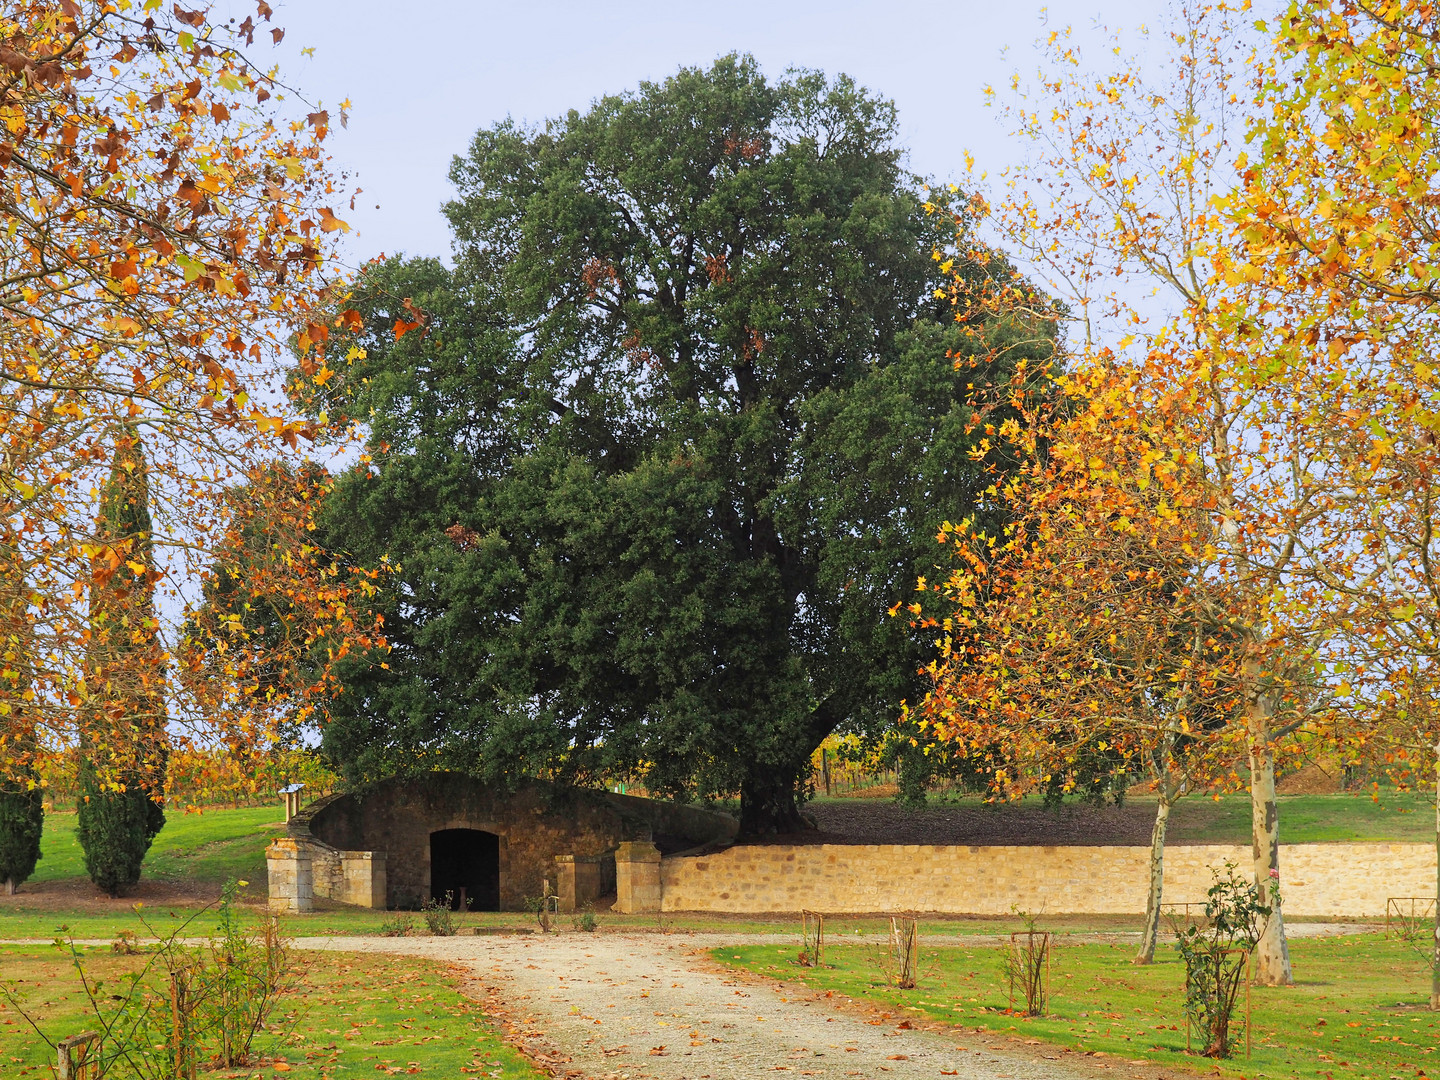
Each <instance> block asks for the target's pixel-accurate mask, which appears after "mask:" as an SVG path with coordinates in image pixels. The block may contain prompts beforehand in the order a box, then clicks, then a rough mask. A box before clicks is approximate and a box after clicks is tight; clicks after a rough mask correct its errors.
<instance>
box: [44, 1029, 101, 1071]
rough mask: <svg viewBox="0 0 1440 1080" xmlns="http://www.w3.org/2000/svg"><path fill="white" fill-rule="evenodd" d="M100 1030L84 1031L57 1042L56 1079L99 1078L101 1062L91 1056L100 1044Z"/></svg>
mask: <svg viewBox="0 0 1440 1080" xmlns="http://www.w3.org/2000/svg"><path fill="white" fill-rule="evenodd" d="M99 1042H100V1033H99V1032H98V1031H82V1032H81V1033H80V1034H79V1035H71V1036H70V1037H69V1038H68V1039H61V1040H60V1042H59V1043H57V1044H56V1047H55V1049H56V1051H57V1052H58V1054H59V1056H58V1058H57V1060H56V1062H55V1080H99V1077H100V1073H99V1069H98V1066H99V1062H98V1061H97V1060H95V1059H94V1058H92V1057H91V1056H90V1050H91V1048H92V1047H96V1046H98V1044H99Z"/></svg>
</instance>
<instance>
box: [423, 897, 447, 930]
mask: <svg viewBox="0 0 1440 1080" xmlns="http://www.w3.org/2000/svg"><path fill="white" fill-rule="evenodd" d="M452 903H454V898H453V897H452V896H451V895H450V894H449V893H448V892H447V893H446V894H445V899H444V900H443V901H442V900H426V901H425V903H423V904H421V905H420V914H421V915H423V916H424V917H425V925H426V926H427V927H429V928H430V933H432V934H434V935H435V936H436V937H454V936H455V919H454V917H453V916H452V915H451V913H450V905H451V904H452Z"/></svg>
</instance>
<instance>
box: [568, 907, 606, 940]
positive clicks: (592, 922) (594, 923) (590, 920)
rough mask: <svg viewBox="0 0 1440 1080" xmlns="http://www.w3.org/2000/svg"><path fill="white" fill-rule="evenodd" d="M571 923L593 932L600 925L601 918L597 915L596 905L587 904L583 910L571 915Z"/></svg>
mask: <svg viewBox="0 0 1440 1080" xmlns="http://www.w3.org/2000/svg"><path fill="white" fill-rule="evenodd" d="M570 925H571V926H572V927H574V928H575V929H576V930H580V931H582V932H584V933H586V934H593V933H594V932H595V930H596V929H597V928H598V927H599V925H600V920H599V919H597V918H596V917H595V905H594V904H586V905H585V908H584V910H583V911H577V912H575V914H573V915H571V916H570Z"/></svg>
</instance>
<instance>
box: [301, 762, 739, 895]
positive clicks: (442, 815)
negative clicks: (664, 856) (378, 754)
mask: <svg viewBox="0 0 1440 1080" xmlns="http://www.w3.org/2000/svg"><path fill="white" fill-rule="evenodd" d="M735 828H736V824H735V821H734V819H732V818H729V817H726V816H725V815H721V814H716V813H710V812H707V811H704V810H699V809H696V808H693V807H683V806H673V805H670V804H665V803H659V802H654V801H651V800H649V799H638V798H634V797H629V796H623V795H615V794H612V793H610V792H605V791H592V790H579V791H577V790H573V789H564V788H559V787H554V786H551V785H549V784H544V783H541V782H539V781H528V782H526V783H524V784H522V785H521V786H520V787H519V788H518V789H516V790H503V789H497V788H493V787H489V786H487V785H485V784H482V783H480V782H478V781H476V780H474V779H473V778H470V777H466V776H462V775H460V774H456V773H432V774H430V775H428V776H423V777H418V778H406V779H403V780H401V779H396V780H392V781H386V782H383V783H380V784H375V785H372V786H370V787H368V788H362V789H359V790H356V791H353V792H349V793H346V794H342V795H336V796H331V797H330V798H327V799H323V800H320V801H319V802H316V803H314V804H312V805H311V806H309V807H306V808H305V809H304V810H302V811H301V812H300V813H299V814H297V815H296V816H295V818H294V819H293V820H292V821H291V822H290V823H289V825H288V831H289V835H290V837H291V838H292V839H294V840H295V841H297V842H298V843H299V844H300V845H301V846H302V847H304V848H305V849H306V850H307V851H308V852H309V854H310V859H311V863H312V875H313V879H314V881H315V886H314V888H315V894H316V895H332V896H334V897H335V898H336V899H342V896H341V891H342V890H347V889H348V886H347V885H346V881H347V876H346V872H347V865H348V864H347V861H346V860H347V858H348V859H350V861H355V860H357V859H361V858H362V857H365V856H368V855H372V854H373V855H374V856H375V857H376V858H379V859H381V861H380V862H379V863H378V864H377V867H376V869H378V873H372V874H371V877H370V882H371V885H370V888H371V889H372V893H373V894H374V899H375V902H376V906H384V907H390V908H396V907H401V908H415V907H419V905H420V904H421V903H422V902H423V901H425V900H428V899H429V898H430V885H431V877H430V834H431V833H433V832H437V831H440V830H443V829H476V830H480V831H482V832H487V833H492V834H494V835H496V836H498V837H499V845H500V907H501V908H502V909H504V910H512V911H513V910H521V909H523V908H524V906H525V900H526V898H527V897H533V896H539V895H540V894H541V891H542V889H543V888H544V883H545V882H546V880H547V879H548V880H549V882H550V886H551V889H552V890H554V888H555V886H556V884H557V880H556V878H557V873H556V870H557V865H556V862H555V859H556V856H558V855H572V856H575V857H576V858H578V859H581V860H595V859H601V860H603V858H604V857H605V856H607V855H613V853H614V852H615V850H616V849H617V848H618V847H619V846H620V845H621V844H622V843H623V842H626V841H641V842H650V841H653V842H654V843H656V844H658V845H659V846H660V849H661V850H668V851H679V850H684V849H687V848H692V847H696V846H699V845H703V844H707V843H712V842H715V841H720V840H727V839H729V838H730V837H732V836H733V835H734V832H735ZM601 865H602V870H601V871H600V872H599V873H600V876H598V877H597V878H596V879H595V882H593V883H591V882H589V881H588V880H587V881H586V882H583V883H580V884H581V892H582V893H583V892H586V891H588V890H589V889H595V888H599V887H601V886H610V887H613V884H612V882H613V878H611V877H608V876H607V875H606V874H605V872H604V871H603V862H602V864H601ZM364 870H365V868H364V867H361V866H358V865H357V866H356V867H353V868H351V872H352V874H355V873H361V872H363V871H364ZM574 888H575V886H574V885H573V884H572V895H574V893H573V890H574ZM358 893H359V890H348V891H347V892H346V894H345V895H346V896H353V895H358ZM381 895H383V900H381V898H380V897H381ZM576 899H577V900H578V901H579V902H580V903H581V904H583V903H584V902H586V900H588V899H589V897H588V896H585V897H581V896H577V897H576ZM345 902H347V903H354V902H357V901H355V900H353V899H346V901H345Z"/></svg>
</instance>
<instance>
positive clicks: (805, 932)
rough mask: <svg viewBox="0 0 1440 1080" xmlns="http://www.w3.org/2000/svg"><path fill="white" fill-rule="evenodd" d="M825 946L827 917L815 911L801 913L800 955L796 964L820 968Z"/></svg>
mask: <svg viewBox="0 0 1440 1080" xmlns="http://www.w3.org/2000/svg"><path fill="white" fill-rule="evenodd" d="M824 944H825V916H824V915H821V914H819V913H817V912H814V911H802V912H800V955H799V956H798V957H797V958H796V963H798V964H799V965H800V966H801V967H819V966H820V962H821V961H820V957H821V950H822V949H823V948H824Z"/></svg>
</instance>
